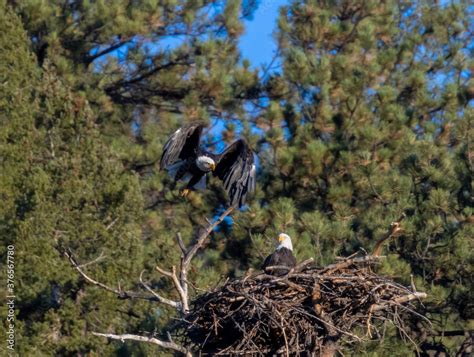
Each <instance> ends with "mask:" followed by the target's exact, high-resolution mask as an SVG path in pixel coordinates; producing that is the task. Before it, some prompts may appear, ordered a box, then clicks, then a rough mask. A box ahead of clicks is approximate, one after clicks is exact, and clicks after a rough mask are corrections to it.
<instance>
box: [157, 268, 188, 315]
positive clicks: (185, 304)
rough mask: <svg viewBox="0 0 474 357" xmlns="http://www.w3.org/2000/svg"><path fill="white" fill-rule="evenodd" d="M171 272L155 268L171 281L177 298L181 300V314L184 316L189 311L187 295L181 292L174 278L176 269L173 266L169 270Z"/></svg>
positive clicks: (178, 283)
mask: <svg viewBox="0 0 474 357" xmlns="http://www.w3.org/2000/svg"><path fill="white" fill-rule="evenodd" d="M171 269H172V270H171V272H169V271H166V270H164V269H162V268H160V267H159V266H156V270H158V271H159V272H160V273H161V274H163V275H165V276H167V277H169V278H171V280H172V281H173V284H174V287H175V288H176V290H177V291H178V294H179V298H180V299H181V304H182V306H183V312H184V313H185V314H186V313H187V312H188V311H189V301H188V294H187V293H186V292H185V291H184V290H183V287H182V285H181V283H180V282H179V280H178V277H177V276H176V267H175V266H174V265H173V267H172V268H171Z"/></svg>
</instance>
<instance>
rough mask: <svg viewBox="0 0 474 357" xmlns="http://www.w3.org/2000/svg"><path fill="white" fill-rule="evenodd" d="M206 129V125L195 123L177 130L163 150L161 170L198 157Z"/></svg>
mask: <svg viewBox="0 0 474 357" xmlns="http://www.w3.org/2000/svg"><path fill="white" fill-rule="evenodd" d="M204 127H205V125H204V124H201V123H193V124H189V125H186V126H184V127H182V128H179V129H178V130H176V131H175V132H174V133H173V135H171V136H170V138H169V139H168V141H167V142H166V144H165V146H164V148H163V155H162V156H161V161H160V169H166V168H168V167H169V166H171V165H173V164H175V163H176V162H178V161H180V160H187V159H189V158H192V157H196V154H197V151H198V149H199V142H200V140H201V133H202V129H203V128H204Z"/></svg>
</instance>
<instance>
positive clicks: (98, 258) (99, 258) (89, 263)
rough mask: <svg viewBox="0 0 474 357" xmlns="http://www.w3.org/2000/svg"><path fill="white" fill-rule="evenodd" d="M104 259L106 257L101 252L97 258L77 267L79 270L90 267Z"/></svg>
mask: <svg viewBox="0 0 474 357" xmlns="http://www.w3.org/2000/svg"><path fill="white" fill-rule="evenodd" d="M105 257H106V256H105V255H104V251H102V252H100V255H99V256H98V257H97V258H95V259H94V260H91V261H90V262H87V263H84V264H81V265H78V267H79V268H85V267H86V266H88V265H92V264H95V263H98V262H100V261H101V260H103V259H105Z"/></svg>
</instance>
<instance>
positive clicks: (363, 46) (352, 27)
mask: <svg viewBox="0 0 474 357" xmlns="http://www.w3.org/2000/svg"><path fill="white" fill-rule="evenodd" d="M470 11H471V12H472V8H470V7H469V6H468V4H467V3H463V2H461V3H450V4H443V5H436V4H433V3H431V2H426V3H425V2H423V1H420V2H414V3H404V2H398V1H384V2H379V1H360V2H359V1H357V2H354V1H336V2H322V1H294V2H292V3H291V5H289V6H287V7H284V8H282V9H281V16H280V19H279V23H278V32H277V34H276V36H277V38H278V44H279V46H280V50H281V52H282V58H281V61H282V70H281V73H277V74H274V75H273V76H271V78H269V79H268V80H267V82H266V87H267V90H268V95H269V97H270V99H271V101H270V102H269V104H268V109H267V111H266V113H265V115H264V116H263V117H261V118H260V119H259V122H258V125H260V126H261V127H267V128H269V129H268V130H267V131H266V135H265V143H266V144H267V145H269V148H270V149H269V150H266V151H265V152H266V153H267V154H266V155H265V156H263V155H262V156H261V157H262V167H263V173H262V175H261V177H263V178H264V182H263V183H261V186H262V188H263V189H264V191H265V199H266V201H267V202H268V203H269V208H268V211H270V212H272V213H273V214H272V215H269V216H268V219H267V220H264V221H262V223H260V224H259V225H258V226H257V227H255V228H254V229H257V230H260V231H261V230H263V229H264V227H266V226H267V227H268V226H269V225H270V226H271V223H270V222H271V221H273V222H275V223H276V224H277V225H278V226H279V227H284V226H285V223H286V224H287V225H288V228H287V229H289V230H290V231H293V232H294V233H295V235H296V236H297V237H298V238H297V239H296V243H295V245H296V246H297V247H298V248H297V252H298V253H299V255H298V256H299V258H300V259H301V258H304V257H306V256H307V255H313V256H315V257H316V258H318V261H319V262H320V263H327V262H328V261H330V260H332V259H334V257H335V256H336V255H338V254H343V255H347V254H351V253H353V252H355V251H357V250H358V249H360V248H365V249H367V250H370V249H371V247H373V245H374V244H375V242H376V241H377V240H378V239H379V238H380V237H381V236H382V234H383V233H384V232H385V231H386V230H387V227H388V226H389V224H390V222H391V221H395V220H397V219H398V218H399V217H400V216H401V215H402V214H403V213H405V214H406V215H407V218H406V220H405V221H404V223H403V233H402V234H401V235H400V236H399V237H397V238H395V239H393V240H392V241H390V243H389V248H388V250H387V252H386V253H387V254H388V258H387V260H386V262H385V264H384V266H383V272H385V273H386V274H389V275H391V276H399V277H400V279H401V281H402V282H403V283H404V284H410V281H409V276H410V274H413V275H414V281H415V285H416V286H417V288H419V289H420V290H424V291H427V292H428V294H429V296H430V300H429V302H428V303H427V305H426V310H425V313H426V314H427V316H428V317H429V318H431V319H432V320H433V321H442V322H440V323H437V324H435V326H434V329H435V330H438V331H447V330H461V334H460V335H461V336H460V337H461V339H462V338H463V336H462V335H463V332H462V331H464V330H468V329H469V320H470V319H471V318H472V314H473V310H472V304H471V303H470V302H469V301H472V291H473V286H472V279H470V278H469V276H471V275H472V266H473V264H472V263H473V259H474V256H473V255H472V236H473V226H472V203H473V202H472V173H473V171H472V153H471V149H470V146H471V143H470V141H471V139H472V136H473V128H472V120H473V111H472V102H469V101H470V100H472V99H473V98H472V95H469V93H470V92H471V91H472V88H471V87H472V80H471V79H470V76H471V74H472V64H473V62H472V58H473V56H472V55H473V53H472V26H471V25H472V24H470V19H472V17H469V15H468V14H469V12H470ZM471 15H472V13H471ZM469 103H471V104H469ZM282 121H283V123H284V124H283V127H281V125H280V124H281V122H282ZM275 202H280V204H281V206H280V207H279V209H277V212H281V211H282V210H283V211H284V212H286V215H287V217H285V218H284V221H283V222H282V221H280V220H279V219H278V218H277V220H275V218H274V217H275V215H276V216H277V217H278V216H279V215H278V213H276V212H274V211H273V210H272V207H274V205H275ZM290 212H291V214H290ZM280 215H282V214H280ZM280 229H281V228H280ZM420 328H421V330H424V329H425V328H426V327H425V326H423V327H421V326H420V324H418V327H414V330H417V331H418V332H413V334H414V336H415V335H416V333H419V334H420V335H417V336H415V339H417V341H418V342H420V343H425V344H426V345H429V344H432V343H433V341H436V340H438V339H436V338H433V337H429V336H428V337H426V332H420ZM423 333H425V336H424V337H423V335H422V334H423ZM459 342H460V341H459V340H457V341H454V340H450V339H448V338H445V339H443V343H445V344H446V345H447V346H448V348H451V351H452V352H455V351H456V348H457V347H455V346H456V345H459ZM394 343H397V344H398V345H399V344H400V342H394ZM389 345H390V344H389V343H387V344H386V347H385V348H390V347H389ZM406 348H407V349H408V350H406V349H405V350H400V354H401V355H405V354H406V353H408V351H409V350H410V349H411V348H413V347H412V346H409V345H408V346H407V347H406ZM429 348H430V346H427V349H429ZM377 351H379V353H380V354H381V355H383V354H384V353H386V352H384V351H386V350H385V349H384V347H378V349H377ZM392 353H393V351H392Z"/></svg>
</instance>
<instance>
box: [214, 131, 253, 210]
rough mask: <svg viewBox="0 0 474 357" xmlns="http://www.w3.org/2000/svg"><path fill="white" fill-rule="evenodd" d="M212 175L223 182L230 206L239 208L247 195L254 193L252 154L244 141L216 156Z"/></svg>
mask: <svg viewBox="0 0 474 357" xmlns="http://www.w3.org/2000/svg"><path fill="white" fill-rule="evenodd" d="M214 175H216V176H217V177H219V178H220V179H221V180H222V181H223V182H224V188H225V190H226V191H227V194H228V195H229V201H230V204H231V205H232V206H233V205H236V204H238V205H239V207H241V206H242V205H243V204H244V203H245V198H246V196H247V193H249V192H253V191H255V164H254V161H253V152H252V149H251V148H250V147H249V145H248V144H247V142H246V141H245V140H242V139H240V140H237V141H236V142H235V143H233V144H231V145H229V146H228V147H227V148H226V149H225V151H224V152H223V153H222V154H221V155H219V156H218V158H217V166H216V169H215V170H214Z"/></svg>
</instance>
